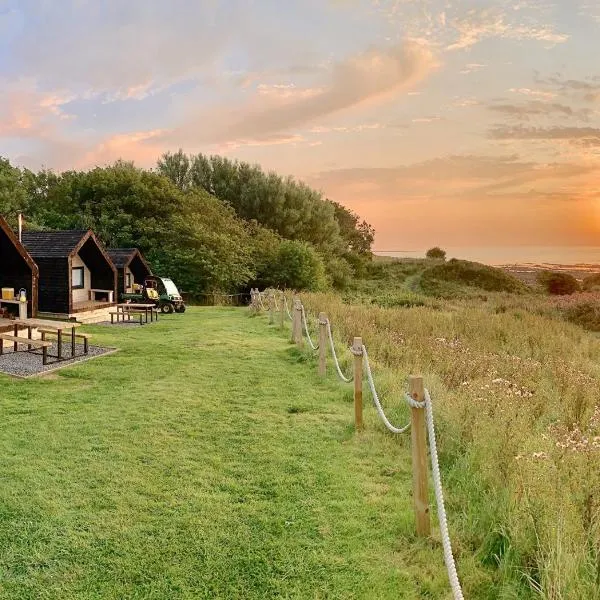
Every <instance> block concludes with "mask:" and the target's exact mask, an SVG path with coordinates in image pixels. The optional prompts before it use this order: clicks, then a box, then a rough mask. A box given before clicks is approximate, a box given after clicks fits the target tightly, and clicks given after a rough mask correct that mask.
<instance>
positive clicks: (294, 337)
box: [292, 296, 298, 344]
mask: <svg viewBox="0 0 600 600" xmlns="http://www.w3.org/2000/svg"><path fill="white" fill-rule="evenodd" d="M297 304H298V299H297V298H296V296H294V298H293V299H292V342H294V344H295V343H297V338H298V334H297V333H296V329H297V328H298V319H297V318H296V306H297Z"/></svg>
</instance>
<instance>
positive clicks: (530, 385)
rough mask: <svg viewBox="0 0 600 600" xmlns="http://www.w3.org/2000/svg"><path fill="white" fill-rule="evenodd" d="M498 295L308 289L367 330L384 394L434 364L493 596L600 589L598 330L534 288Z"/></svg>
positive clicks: (468, 548) (459, 500) (446, 459)
mask: <svg viewBox="0 0 600 600" xmlns="http://www.w3.org/2000/svg"><path fill="white" fill-rule="evenodd" d="M487 300H488V299H487V298H486V301H485V302H483V301H476V300H474V299H469V300H460V299H453V300H449V301H444V300H441V299H438V300H436V301H435V303H433V302H431V303H424V305H423V306H419V305H413V306H407V307H404V308H383V307H377V306H367V305H365V304H364V303H363V304H361V305H352V304H348V303H344V302H343V301H342V300H341V299H340V298H339V297H338V296H334V295H324V294H312V295H303V301H304V303H305V305H306V307H307V308H308V309H310V310H311V312H312V313H313V314H314V313H317V312H318V311H325V312H326V313H327V315H328V316H329V318H330V320H331V322H332V323H333V324H334V327H335V329H336V332H337V334H338V336H340V338H341V339H343V340H345V341H346V342H350V339H351V337H352V336H354V335H362V336H363V338H364V340H365V343H366V344H367V346H368V348H369V351H370V355H371V356H372V358H373V359H374V362H375V363H376V365H377V367H378V371H379V381H380V382H381V385H382V388H383V390H384V397H388V398H395V397H397V394H395V393H394V392H397V391H399V390H400V389H402V388H403V387H404V385H405V377H406V375H408V374H409V373H422V374H423V375H424V376H425V378H426V383H427V386H428V387H429V388H430V390H431V391H432V394H433V398H434V400H435V401H436V413H437V415H438V427H439V430H440V434H439V438H440V444H441V460H442V467H443V470H444V474H445V477H446V480H445V481H446V493H447V497H448V508H449V512H450V514H451V515H454V517H453V518H452V520H451V524H452V525H453V526H454V531H455V533H456V535H457V540H458V551H459V553H462V552H469V553H472V554H473V555H474V556H475V557H476V560H477V561H478V564H480V565H486V566H487V567H489V568H490V569H493V571H494V573H495V578H496V586H497V587H496V588H495V592H494V593H495V595H494V596H493V597H495V598H528V597H541V598H547V599H569V600H571V599H573V600H587V599H591V598H599V597H600V469H599V468H598V464H599V459H600V437H599V436H600V402H599V400H598V398H599V397H600V367H599V365H600V342H599V340H598V338H597V337H596V336H595V335H594V334H592V333H587V332H585V331H584V330H583V329H581V328H580V327H577V326H575V325H572V324H569V323H566V322H564V321H562V320H560V319H559V318H555V316H554V315H553V313H552V314H551V313H548V314H546V311H545V309H544V310H541V309H540V306H539V305H538V304H539V303H537V301H536V300H535V298H534V297H533V296H531V297H528V296H524V297H523V296H506V297H502V296H501V295H498V296H493V297H490V298H489V301H487ZM530 308H532V310H530ZM467 597H474V596H472V595H467Z"/></svg>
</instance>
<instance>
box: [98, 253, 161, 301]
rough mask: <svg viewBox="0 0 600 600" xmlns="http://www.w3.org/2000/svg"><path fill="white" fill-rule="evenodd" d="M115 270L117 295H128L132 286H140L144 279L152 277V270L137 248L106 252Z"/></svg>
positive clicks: (131, 290)
mask: <svg viewBox="0 0 600 600" xmlns="http://www.w3.org/2000/svg"><path fill="white" fill-rule="evenodd" d="M108 255H109V256H110V258H111V260H112V261H113V264H114V265H115V267H116V268H117V293H118V295H119V296H120V295H121V294H130V293H132V292H133V284H134V283H138V284H140V285H142V284H143V283H144V280H145V279H146V277H149V276H150V275H152V269H151V268H150V265H149V264H148V263H147V262H146V259H145V258H144V257H143V255H142V253H141V252H140V251H139V250H138V249H137V248H111V249H109V251H108Z"/></svg>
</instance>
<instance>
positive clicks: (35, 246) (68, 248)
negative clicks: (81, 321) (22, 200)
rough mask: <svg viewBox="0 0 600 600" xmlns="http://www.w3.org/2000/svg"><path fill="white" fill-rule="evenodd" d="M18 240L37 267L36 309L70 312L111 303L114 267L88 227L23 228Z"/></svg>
mask: <svg viewBox="0 0 600 600" xmlns="http://www.w3.org/2000/svg"><path fill="white" fill-rule="evenodd" d="M22 240H23V245H24V246H25V248H26V249H27V251H28V252H29V254H31V256H32V257H33V259H34V260H35V262H36V263H37V265H38V267H39V270H40V276H39V294H38V295H39V310H40V312H46V313H56V314H67V315H72V314H74V313H78V312H83V311H87V310H94V309H96V308H102V307H105V306H110V305H111V304H114V302H115V300H116V292H117V269H116V268H115V266H114V265H113V263H112V261H111V260H110V257H109V256H108V252H107V250H106V248H105V247H104V245H103V244H102V243H101V242H100V240H98V238H97V237H96V236H95V235H94V233H93V232H92V231H91V230H88V231H81V230H74V231H25V232H23V235H22Z"/></svg>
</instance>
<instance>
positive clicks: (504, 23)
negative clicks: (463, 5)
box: [446, 7, 569, 50]
mask: <svg viewBox="0 0 600 600" xmlns="http://www.w3.org/2000/svg"><path fill="white" fill-rule="evenodd" d="M514 14H515V15H517V16H518V13H517V12H516V11H514ZM514 19H515V16H514V15H513V16H512V17H511V15H510V13H508V12H507V11H506V10H505V9H504V8H502V7H494V8H485V9H481V10H470V11H468V12H467V14H466V15H464V16H458V17H456V18H454V19H453V20H452V21H451V22H450V24H451V26H452V27H453V28H454V29H455V30H456V32H457V39H456V40H455V41H453V42H452V43H451V44H449V45H448V46H447V47H446V49H447V50H463V49H465V48H470V47H471V46H473V45H475V44H477V43H478V42H480V41H482V40H484V39H488V38H504V39H511V40H534V41H538V42H545V43H547V44H552V45H554V44H560V43H563V42H566V41H567V40H568V39H569V36H568V35H567V34H565V33H559V32H557V31H556V30H555V29H554V27H553V26H551V25H547V24H542V23H537V22H536V21H535V19H531V18H527V19H525V18H523V19H522V20H520V21H515V20H514Z"/></svg>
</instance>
